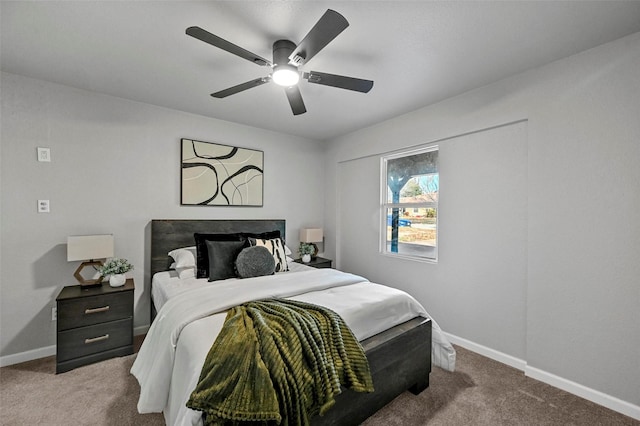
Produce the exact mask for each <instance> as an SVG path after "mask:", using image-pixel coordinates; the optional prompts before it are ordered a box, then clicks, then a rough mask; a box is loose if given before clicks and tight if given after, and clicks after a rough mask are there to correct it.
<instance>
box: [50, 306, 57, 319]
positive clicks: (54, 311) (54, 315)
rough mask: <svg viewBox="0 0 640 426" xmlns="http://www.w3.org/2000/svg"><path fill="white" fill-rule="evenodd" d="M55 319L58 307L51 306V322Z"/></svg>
mask: <svg viewBox="0 0 640 426" xmlns="http://www.w3.org/2000/svg"><path fill="white" fill-rule="evenodd" d="M57 319H58V307H57V306H53V307H51V321H55V320H57Z"/></svg>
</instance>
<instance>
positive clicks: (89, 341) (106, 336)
mask: <svg viewBox="0 0 640 426" xmlns="http://www.w3.org/2000/svg"><path fill="white" fill-rule="evenodd" d="M108 338H109V335H108V334H105V335H104V336H99V337H92V338H90V339H84V344H85V345H88V344H89V343H96V342H102V341H103V340H107V339H108Z"/></svg>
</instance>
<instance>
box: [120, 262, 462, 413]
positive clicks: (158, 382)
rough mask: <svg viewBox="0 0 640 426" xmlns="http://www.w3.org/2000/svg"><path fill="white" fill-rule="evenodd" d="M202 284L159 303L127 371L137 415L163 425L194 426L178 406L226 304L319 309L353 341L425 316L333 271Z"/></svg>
mask: <svg viewBox="0 0 640 426" xmlns="http://www.w3.org/2000/svg"><path fill="white" fill-rule="evenodd" d="M200 281H201V280H200ZM205 281H206V280H205ZM192 284H193V283H192ZM210 284H211V285H208V284H207V285H198V286H191V287H189V288H190V289H187V290H184V289H183V290H182V291H179V292H177V294H175V295H174V296H173V297H171V298H170V300H168V301H167V302H166V303H165V304H164V306H163V308H162V309H160V310H159V312H158V316H157V317H156V319H155V320H154V322H153V324H152V325H151V328H150V329H149V332H148V334H147V338H146V339H145V341H144V344H143V345H142V347H141V349H140V352H139V353H138V355H137V358H136V360H135V362H134V364H133V367H132V369H131V373H132V374H133V375H134V376H135V377H136V378H137V379H138V382H139V383H140V399H139V401H138V411H139V412H141V413H149V412H160V411H164V415H165V420H166V422H167V424H168V425H192V424H194V425H195V424H201V413H200V412H197V411H193V410H190V409H188V408H187V407H186V406H185V403H186V401H187V400H188V398H189V395H190V394H191V391H192V390H193V389H194V388H195V385H196V383H197V381H198V377H199V375H200V370H201V369H202V365H203V363H204V360H205V358H206V355H207V353H208V351H209V349H210V348H211V345H212V344H213V341H214V340H215V338H216V336H217V334H218V332H219V331H220V329H221V328H222V325H223V323H224V320H225V317H226V312H225V311H226V310H227V309H229V308H230V307H232V306H235V305H238V304H240V303H244V302H247V301H249V300H256V299H262V298H267V297H287V298H291V299H295V300H301V301H305V302H309V303H315V304H319V305H322V306H326V307H328V308H330V309H332V310H334V311H335V312H337V313H338V314H340V315H341V316H342V318H343V319H344V320H345V322H346V323H347V324H348V325H349V327H350V328H351V330H352V331H353V333H354V334H355V336H356V337H357V338H358V339H359V340H363V339H366V338H368V337H371V336H373V335H375V334H377V333H379V332H381V331H384V330H386V329H388V328H390V327H393V326H395V325H398V324H401V323H403V322H405V321H408V320H409V319H411V318H414V317H416V316H424V317H427V318H429V315H428V314H427V312H426V311H425V310H424V308H423V307H422V306H421V305H420V304H419V303H418V302H417V301H416V300H415V299H414V298H413V297H411V296H409V295H408V294H407V293H405V292H403V291H400V290H397V289H393V288H391V287H386V286H382V285H379V284H373V283H371V282H369V281H367V280H366V279H364V278H362V277H359V276H357V275H353V274H348V273H344V272H340V271H337V270H335V269H313V268H311V269H310V270H306V271H302V272H298V273H282V274H276V275H270V276H266V277H257V278H248V279H243V280H225V281H222V282H214V283H210ZM432 328H433V329H432V342H433V345H432V360H433V363H434V364H435V365H438V366H440V367H442V368H444V369H447V370H450V371H453V369H454V367H455V351H454V349H453V347H452V346H451V344H450V343H449V342H448V341H447V339H446V338H445V337H444V335H443V334H442V332H441V330H440V328H439V326H438V325H437V323H436V322H435V321H433V319H432Z"/></svg>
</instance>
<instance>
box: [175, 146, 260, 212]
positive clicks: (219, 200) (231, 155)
mask: <svg viewBox="0 0 640 426" xmlns="http://www.w3.org/2000/svg"><path fill="white" fill-rule="evenodd" d="M263 167H264V152H262V151H257V150H254V149H247V148H238V147H235V146H229V145H222V144H218V143H212V142H202V141H195V140H191V139H182V156H181V171H182V172H181V185H180V204H181V205H183V206H252V207H260V206H262V198H263V185H264V172H263Z"/></svg>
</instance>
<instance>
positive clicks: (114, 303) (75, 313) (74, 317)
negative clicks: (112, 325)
mask: <svg viewBox="0 0 640 426" xmlns="http://www.w3.org/2000/svg"><path fill="white" fill-rule="evenodd" d="M131 316H133V297H130V293H129V292H123V293H114V294H103V295H99V296H90V297H83V298H80V299H70V300H63V301H58V331H62V330H68V329H71V328H77V327H84V326H87V325H93V324H98V323H102V322H107V321H113V320H118V319H122V318H128V317H131Z"/></svg>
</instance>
